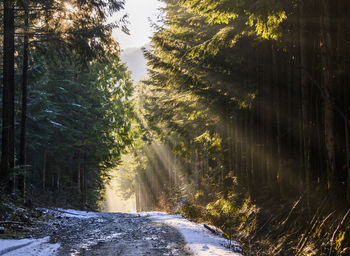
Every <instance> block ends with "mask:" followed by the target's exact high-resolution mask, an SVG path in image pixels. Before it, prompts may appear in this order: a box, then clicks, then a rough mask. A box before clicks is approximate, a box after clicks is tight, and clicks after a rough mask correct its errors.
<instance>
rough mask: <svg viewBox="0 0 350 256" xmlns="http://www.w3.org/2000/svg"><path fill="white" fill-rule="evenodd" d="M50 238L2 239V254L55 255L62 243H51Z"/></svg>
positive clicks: (0, 253) (9, 255)
mask: <svg viewBox="0 0 350 256" xmlns="http://www.w3.org/2000/svg"><path fill="white" fill-rule="evenodd" d="M49 240H50V238H49V237H44V238H41V239H20V240H4V239H0V255H6V256H22V255H26V256H48V255H50V256H54V255H56V254H57V250H58V248H59V247H60V244H50V243H49Z"/></svg>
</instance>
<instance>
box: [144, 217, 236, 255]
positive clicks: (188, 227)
mask: <svg viewBox="0 0 350 256" xmlns="http://www.w3.org/2000/svg"><path fill="white" fill-rule="evenodd" d="M139 214H140V216H148V217H149V218H151V219H153V220H156V221H161V222H163V223H165V224H168V225H170V226H172V227H174V228H176V229H177V230H178V231H179V232H180V233H181V234H182V235H183V237H184V239H185V242H186V243H187V245H188V247H189V248H188V249H189V250H190V251H191V252H193V253H194V255H197V256H215V255H220V256H241V255H242V254H241V253H239V252H241V249H240V246H239V244H238V243H237V242H235V241H229V240H228V239H225V238H223V237H219V236H216V235H214V234H213V233H211V232H210V231H209V230H207V229H206V228H205V227H204V226H203V224H198V223H194V222H191V221H189V220H186V219H185V218H183V217H181V215H170V214H166V213H162V212H145V213H139ZM229 247H230V248H233V250H234V251H236V252H233V251H232V249H229Z"/></svg>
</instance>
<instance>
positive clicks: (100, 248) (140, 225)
mask: <svg viewBox="0 0 350 256" xmlns="http://www.w3.org/2000/svg"><path fill="white" fill-rule="evenodd" d="M35 236H38V237H42V236H50V237H51V241H50V242H52V243H59V244H60V245H61V246H60V248H59V250H58V252H57V253H58V254H57V255H59V256H67V255H71V256H73V255H83V256H92V255H94V256H95V255H96V256H97V255H102V256H112V255H113V256H116V255H126V256H128V255H132V256H139V255H140V256H142V255H151V256H166V255H169V256H170V255H173V256H185V255H186V256H187V255H191V253H190V252H189V250H187V249H186V247H185V242H184V239H183V237H182V236H181V234H180V233H179V232H178V231H177V230H176V229H175V228H173V227H170V226H168V225H166V224H164V223H161V222H158V221H155V220H152V219H150V218H148V217H146V216H140V215H137V214H126V213H96V214H95V216H94V217H89V218H75V217H56V218H55V219H53V220H50V221H48V222H42V223H40V224H38V225H37V228H36V232H35Z"/></svg>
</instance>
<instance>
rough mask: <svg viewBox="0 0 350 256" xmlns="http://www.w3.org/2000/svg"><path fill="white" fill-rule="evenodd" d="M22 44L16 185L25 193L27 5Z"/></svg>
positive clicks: (25, 7) (26, 6)
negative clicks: (19, 169)
mask: <svg viewBox="0 0 350 256" xmlns="http://www.w3.org/2000/svg"><path fill="white" fill-rule="evenodd" d="M24 16H25V17H24V30H25V32H24V33H25V34H24V45H23V67H22V113H21V138H20V149H19V165H20V166H21V167H22V168H21V169H22V173H21V174H20V175H19V177H18V187H19V190H20V191H22V193H23V196H24V195H25V186H26V184H25V179H26V144H27V142H26V128H27V87H28V45H29V43H28V34H27V32H28V26H29V18H28V5H27V3H25V6H24Z"/></svg>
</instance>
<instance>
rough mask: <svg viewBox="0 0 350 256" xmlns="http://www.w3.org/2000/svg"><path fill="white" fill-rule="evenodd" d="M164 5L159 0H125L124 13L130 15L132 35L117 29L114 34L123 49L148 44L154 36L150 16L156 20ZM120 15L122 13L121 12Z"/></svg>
mask: <svg viewBox="0 0 350 256" xmlns="http://www.w3.org/2000/svg"><path fill="white" fill-rule="evenodd" d="M162 6H164V4H163V3H161V2H159V1H158V0H125V10H124V11H123V13H125V12H126V13H127V14H128V15H129V18H128V20H129V22H130V24H129V26H128V28H129V30H130V34H131V35H130V36H128V35H126V34H125V33H123V32H121V31H120V30H115V31H114V33H113V35H114V37H115V38H116V39H117V41H118V42H119V43H120V46H121V48H122V49H126V48H133V47H140V46H143V45H145V44H147V43H148V42H149V41H150V39H149V37H150V36H152V28H151V27H150V23H149V21H148V18H151V19H152V20H154V21H156V19H157V14H159V13H160V12H159V11H157V9H158V8H159V7H162ZM119 17H120V14H119Z"/></svg>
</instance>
